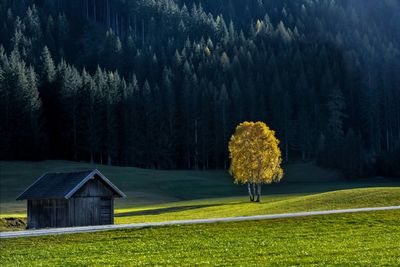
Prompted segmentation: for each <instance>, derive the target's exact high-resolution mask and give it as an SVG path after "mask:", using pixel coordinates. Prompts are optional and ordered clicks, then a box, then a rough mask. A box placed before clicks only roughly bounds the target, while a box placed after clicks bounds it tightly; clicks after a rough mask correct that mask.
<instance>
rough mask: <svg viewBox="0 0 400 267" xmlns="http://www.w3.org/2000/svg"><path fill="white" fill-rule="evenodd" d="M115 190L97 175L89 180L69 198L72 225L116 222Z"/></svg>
mask: <svg viewBox="0 0 400 267" xmlns="http://www.w3.org/2000/svg"><path fill="white" fill-rule="evenodd" d="M113 197H114V196H113V192H112V191H111V190H110V188H109V187H108V185H106V184H105V183H103V182H102V181H100V180H98V179H97V178H96V177H95V178H94V179H91V180H89V181H88V182H87V183H86V184H85V185H84V186H83V187H82V188H81V189H79V190H78V192H76V193H75V194H74V195H73V197H72V198H71V199H70V200H69V206H70V211H69V217H70V224H71V226H84V225H103V224H113V223H114V200H113Z"/></svg>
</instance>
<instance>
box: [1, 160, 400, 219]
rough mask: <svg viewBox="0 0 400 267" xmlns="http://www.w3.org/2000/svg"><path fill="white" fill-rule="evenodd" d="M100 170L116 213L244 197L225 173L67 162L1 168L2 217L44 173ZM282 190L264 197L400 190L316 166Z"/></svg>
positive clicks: (289, 172)
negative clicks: (112, 192) (111, 189)
mask: <svg viewBox="0 0 400 267" xmlns="http://www.w3.org/2000/svg"><path fill="white" fill-rule="evenodd" d="M93 168H97V169H99V170H100V171H101V172H102V173H104V174H105V175H106V176H107V177H109V178H110V179H111V181H112V182H113V183H115V184H116V185H117V186H118V187H119V188H120V189H121V190H122V191H124V192H125V193H126V194H127V196H128V198H126V199H123V200H118V201H117V202H116V204H117V208H133V207H138V206H143V205H147V204H162V203H167V202H176V201H182V200H195V199H206V198H221V197H232V196H243V195H246V192H247V191H246V189H245V188H243V187H242V186H239V185H235V184H233V180H232V178H231V177H230V176H229V175H228V173H227V172H226V171H158V170H145V169H138V168H131V167H113V166H104V165H91V164H86V163H76V162H68V161H43V162H0V190H1V191H0V195H1V206H0V207H1V213H15V212H18V211H20V212H21V211H24V210H25V204H24V202H16V201H15V198H16V197H17V196H18V195H19V194H20V193H21V192H22V191H23V190H24V189H25V188H26V187H27V186H29V185H30V184H31V183H32V182H33V181H35V179H37V177H39V176H40V175H41V174H42V173H44V172H52V171H74V170H82V169H93ZM284 168H285V172H286V175H285V177H284V179H283V181H282V183H280V184H275V185H270V186H265V187H264V188H263V194H264V195H266V196H269V195H279V194H305V193H317V192H326V191H332V190H338V189H346V188H360V187H372V186H398V185H399V183H398V182H396V181H395V180H393V181H390V180H386V179H383V178H380V179H370V180H359V181H354V180H353V181H347V180H344V179H341V178H340V175H338V174H337V173H336V172H332V171H328V170H325V169H322V168H319V167H317V166H315V165H314V164H312V163H307V164H291V165H288V166H285V167H284Z"/></svg>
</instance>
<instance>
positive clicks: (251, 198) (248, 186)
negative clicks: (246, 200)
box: [247, 183, 254, 202]
mask: <svg viewBox="0 0 400 267" xmlns="http://www.w3.org/2000/svg"><path fill="white" fill-rule="evenodd" d="M247 190H248V191H249V197H250V201H251V202H253V201H254V195H253V193H252V192H251V184H250V183H247Z"/></svg>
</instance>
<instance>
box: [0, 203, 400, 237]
mask: <svg viewBox="0 0 400 267" xmlns="http://www.w3.org/2000/svg"><path fill="white" fill-rule="evenodd" d="M383 210H400V206H390V207H376V208H359V209H344V210H325V211H311V212H296V213H284V214H273V215H258V216H246V217H228V218H215V219H199V220H181V221H168V222H152V223H134V224H117V225H98V226H84V227H70V228H53V229H40V230H26V231H16V232H2V233H0V238H17V237H31V236H44V235H59V234H75V233H90V232H98V231H109V230H116V229H141V228H146V227H160V226H168V225H187V224H203V223H221V222H240V221H255V220H269V219H280V218H292V217H306V216H315V215H328V214H342V213H356V212H368V211H383Z"/></svg>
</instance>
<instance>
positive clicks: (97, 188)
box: [73, 178, 113, 198]
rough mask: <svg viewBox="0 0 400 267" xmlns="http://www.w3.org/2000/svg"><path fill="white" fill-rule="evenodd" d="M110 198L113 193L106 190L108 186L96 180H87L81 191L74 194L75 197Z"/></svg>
mask: <svg viewBox="0 0 400 267" xmlns="http://www.w3.org/2000/svg"><path fill="white" fill-rule="evenodd" d="M106 196H109V197H112V196H113V192H112V191H111V190H110V189H109V188H108V185H106V184H105V183H103V182H102V181H100V180H99V179H97V178H94V179H91V180H89V181H88V182H87V183H86V184H85V185H84V186H83V187H82V188H81V189H79V190H78V192H76V193H75V194H74V196H73V197H74V198H77V197H106Z"/></svg>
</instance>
